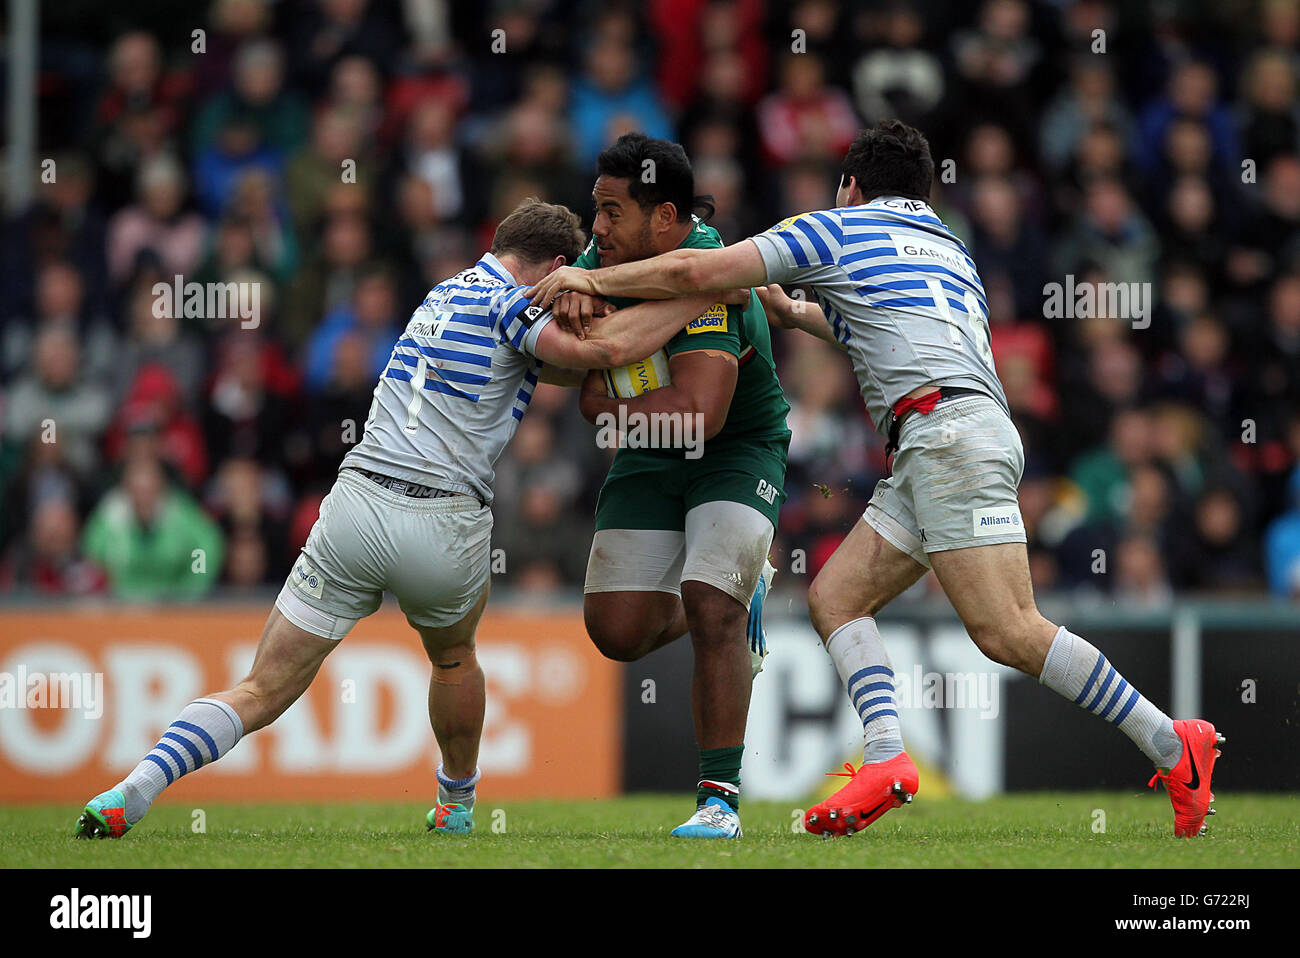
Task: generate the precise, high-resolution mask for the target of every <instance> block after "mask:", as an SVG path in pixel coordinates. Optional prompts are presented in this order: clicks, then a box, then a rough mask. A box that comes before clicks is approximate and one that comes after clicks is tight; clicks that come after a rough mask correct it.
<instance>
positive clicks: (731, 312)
mask: <svg viewBox="0 0 1300 958" xmlns="http://www.w3.org/2000/svg"><path fill="white" fill-rule="evenodd" d="M743 314H744V309H743V308H742V307H740V306H727V305H725V304H724V303H714V304H713V305H712V306H710V307H709V308H708V309H707V310H705V311H704V312H703V313H701V314H700V315H699V316H697V317H696V318H695V319H693V320H691V321H690V323H689V324H687V326H686V328H685V329H683V330H682V331H681V332H680V333H678V334H677V335H675V336H674V337H673V338H672V339H670V340H668V344H667V345H666V346H665V347H664V349H665V350H667V352H668V355H669V356H676V355H677V354H678V353H688V352H691V351H693V350H696V349H719V350H722V351H723V352H727V353H731V355H733V356H735V357H736V358H737V359H739V358H740V350H741V345H740V330H741V326H742V325H743V323H744V315H743Z"/></svg>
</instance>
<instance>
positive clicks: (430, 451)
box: [339, 253, 551, 503]
mask: <svg viewBox="0 0 1300 958" xmlns="http://www.w3.org/2000/svg"><path fill="white" fill-rule="evenodd" d="M524 288H525V287H523V286H520V285H519V284H518V283H517V282H516V281H515V278H514V277H513V276H511V275H510V272H509V271H508V270H507V269H506V268H505V267H504V266H502V265H501V262H500V260H498V259H497V258H496V257H495V256H493V255H492V254H491V253H485V254H484V255H483V258H482V259H480V260H479V261H478V263H476V264H475V265H474V266H472V267H470V268H469V269H467V270H464V271H462V272H460V273H457V274H456V275H455V276H453V277H451V279H448V280H444V281H443V282H441V283H439V284H438V285H437V286H435V287H433V289H431V290H429V293H428V295H427V296H425V298H424V302H422V303H421V304H420V305H419V307H418V308H417V309H416V310H415V312H414V313H412V314H411V319H410V321H409V322H408V323H407V324H406V329H405V330H404V331H403V333H402V336H401V338H400V339H398V341H397V345H395V346H394V347H393V353H392V356H391V357H390V358H389V360H388V368H387V369H385V370H384V373H383V375H382V376H380V378H379V384H378V385H377V386H375V398H374V402H372V403H371V405H370V415H369V416H368V417H367V419H366V428H365V434H364V435H363V436H362V438H361V441H360V442H359V443H357V444H356V445H355V446H354V447H353V448H352V450H351V451H350V452H349V453H348V454H347V455H346V456H344V457H343V462H342V464H341V465H340V467H339V468H341V469H346V468H361V469H369V470H371V471H373V472H379V473H383V474H384V475H387V476H392V477H394V478H396V479H406V480H408V481H411V482H417V483H421V484H423V485H427V486H434V487H436V488H439V489H447V490H450V491H452V492H463V493H469V494H470V495H474V496H477V497H478V498H480V499H481V500H483V502H485V503H490V502H491V501H492V480H493V477H494V474H495V473H494V469H495V466H496V461H497V458H498V457H499V456H500V455H501V452H502V450H504V449H505V447H506V444H507V443H508V442H509V441H510V440H511V438H512V437H513V436H514V434H515V429H516V428H517V427H518V425H519V420H520V419H521V418H522V417H523V415H524V411H525V410H526V409H527V408H528V403H529V402H530V401H531V400H532V398H533V389H534V388H535V387H536V386H537V376H538V373H539V372H540V370H541V365H542V364H541V361H540V360H538V359H537V358H536V356H534V355H533V353H532V351H533V349H535V348H536V343H537V337H538V335H539V334H540V333H541V331H542V329H543V328H544V327H545V326H546V324H547V323H548V322H550V318H551V314H550V311H549V310H547V311H545V312H543V311H542V310H540V309H538V308H537V307H535V306H531V305H530V304H529V302H528V297H526V296H525V295H524Z"/></svg>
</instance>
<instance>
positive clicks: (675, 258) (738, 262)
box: [528, 240, 767, 307]
mask: <svg viewBox="0 0 1300 958" xmlns="http://www.w3.org/2000/svg"><path fill="white" fill-rule="evenodd" d="M766 282H767V267H766V266H765V265H764V264H763V257H762V255H761V254H760V253H759V251H758V247H757V246H756V245H754V243H753V242H752V241H750V240H744V241H742V242H740V243H736V244H734V245H732V246H724V247H722V248H721V249H676V250H673V251H672V252H669V253H663V254H661V255H659V256H652V257H650V258H649V259H643V260H637V261H635V262H631V263H621V264H619V265H618V266H608V267H605V268H604V269H594V270H585V269H579V268H577V267H574V266H562V267H560V268H559V269H557V270H555V271H554V272H552V273H550V274H548V275H547V276H546V277H545V278H543V279H542V281H541V282H540V283H538V284H537V285H536V286H534V287H532V288H531V289H530V290H528V295H529V297H530V298H531V300H532V302H533V305H534V306H542V307H545V306H546V305H548V304H549V303H550V302H551V300H552V299H554V298H555V296H556V294H557V293H559V292H560V291H561V290H565V289H571V290H576V291H577V292H580V293H586V294H587V295H589V296H607V297H608V296H624V297H629V298H632V299H672V298H673V297H676V296H685V295H688V294H691V293H698V292H702V291H707V290H719V289H733V288H735V287H739V286H744V287H752V286H762V285H763V284H764V283H766Z"/></svg>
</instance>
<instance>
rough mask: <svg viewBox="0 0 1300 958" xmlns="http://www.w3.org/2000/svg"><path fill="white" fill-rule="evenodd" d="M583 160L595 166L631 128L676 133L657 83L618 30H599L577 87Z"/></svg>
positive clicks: (577, 141) (576, 126)
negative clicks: (640, 71) (603, 152)
mask: <svg viewBox="0 0 1300 958" xmlns="http://www.w3.org/2000/svg"><path fill="white" fill-rule="evenodd" d="M569 117H570V121H571V122H572V124H573V132H574V146H575V153H576V157H577V161H578V164H579V165H580V166H581V167H583V168H585V169H591V168H592V167H594V166H595V164H596V154H598V153H599V152H600V151H601V150H603V149H604V148H605V146H606V145H607V144H609V143H610V142H612V141H613V140H615V139H617V138H618V137H619V135H620V134H622V133H624V132H626V131H627V130H629V129H631V130H641V131H642V132H644V133H645V134H646V135H647V136H652V137H667V138H671V137H672V135H673V129H672V124H671V122H670V121H669V119H668V114H667V113H666V112H665V110H664V108H663V106H662V105H661V104H660V101H659V97H658V95H657V94H656V92H655V89H654V87H653V85H651V84H650V83H649V82H648V81H647V80H646V79H644V78H643V77H642V76H641V75H639V74H638V64H637V61H636V56H635V54H634V52H633V50H632V47H631V45H630V44H629V42H628V41H627V39H625V38H624V36H623V35H622V34H620V33H619V32H618V31H617V30H608V31H604V33H603V35H598V36H597V38H596V39H595V40H594V41H593V43H592V44H591V46H590V47H589V48H588V49H587V52H586V72H585V73H584V74H583V76H582V77H581V78H580V79H578V81H577V82H576V83H575V84H574V88H573V99H572V103H571V106H570V113H569Z"/></svg>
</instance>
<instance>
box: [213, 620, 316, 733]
mask: <svg viewBox="0 0 1300 958" xmlns="http://www.w3.org/2000/svg"><path fill="white" fill-rule="evenodd" d="M336 645H338V643H337V642H331V641H330V640H329V639H322V638H321V637H320V636H318V635H312V634H311V633H310V632H308V631H307V630H305V629H301V628H299V627H298V626H296V625H294V624H293V623H292V622H290V621H289V620H288V619H286V618H285V617H284V615H283V614H282V613H281V612H280V610H279V609H277V608H272V609H271V614H270V616H268V617H267V620H266V627H265V628H264V629H263V630H262V638H261V641H259V642H258V644H257V654H256V655H255V656H254V657H253V667H252V669H251V670H250V671H249V673H248V675H247V676H245V678H244V679H243V680H242V681H241V682H240V683H239V684H238V685H236V686H235V687H234V688H233V689H230V690H229V691H227V692H217V693H216V694H214V695H211V696H209V698H214V699H218V700H220V701H222V702H225V703H226V704H227V705H229V706H230V707H231V708H233V709H234V710H235V712H236V713H238V715H239V718H240V721H242V722H243V724H244V734H245V735H247V734H248V733H249V732H255V731H257V730H258V729H260V728H264V727H265V726H267V725H270V724H271V723H272V722H274V721H275V720H276V719H277V718H279V717H280V716H281V715H282V714H283V713H284V711H285V710H286V709H288V708H289V706H290V705H292V704H293V703H294V702H296V701H297V700H298V698H299V697H300V696H301V695H302V694H303V692H305V691H307V687H308V686H309V685H311V681H312V679H314V678H315V677H316V673H317V672H318V671H319V670H320V667H321V663H322V662H324V661H325V656H327V655H329V654H330V652H332V651H333V650H334V647H335V646H336Z"/></svg>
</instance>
